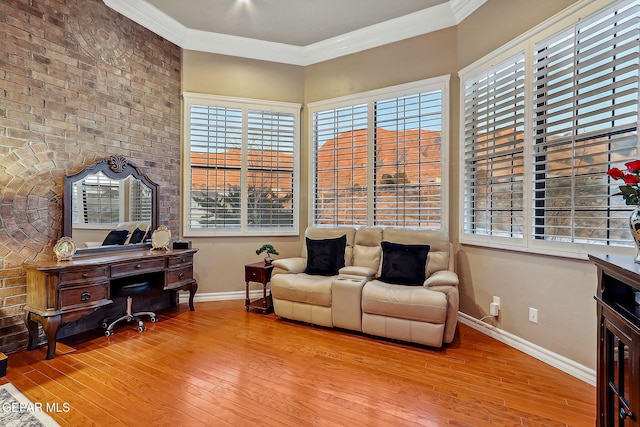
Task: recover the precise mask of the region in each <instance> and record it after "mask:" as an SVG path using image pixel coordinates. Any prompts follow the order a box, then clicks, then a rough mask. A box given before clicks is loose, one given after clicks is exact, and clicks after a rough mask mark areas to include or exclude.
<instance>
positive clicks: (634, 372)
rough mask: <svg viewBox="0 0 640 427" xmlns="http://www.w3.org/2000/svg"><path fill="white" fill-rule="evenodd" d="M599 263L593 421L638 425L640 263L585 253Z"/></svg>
mask: <svg viewBox="0 0 640 427" xmlns="http://www.w3.org/2000/svg"><path fill="white" fill-rule="evenodd" d="M589 259H591V261H593V263H594V264H595V265H596V267H597V268H598V290H597V294H596V296H595V300H596V307H597V314H598V365H597V376H596V394H597V395H596V404H597V412H596V416H597V418H596V426H598V427H609V426H611V427H613V426H620V427H621V426H625V427H632V426H640V305H638V304H636V302H635V298H636V293H637V292H640V264H638V263H635V262H634V261H633V257H630V256H629V257H623V256H609V255H589Z"/></svg>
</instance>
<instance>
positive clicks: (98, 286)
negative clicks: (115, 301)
mask: <svg viewBox="0 0 640 427" xmlns="http://www.w3.org/2000/svg"><path fill="white" fill-rule="evenodd" d="M108 299H109V282H102V283H95V284H92V285H84V286H70V287H66V288H61V289H60V309H61V310H65V309H70V308H73V307H78V308H80V307H83V306H90V305H94V304H95V303H96V302H99V301H103V300H108Z"/></svg>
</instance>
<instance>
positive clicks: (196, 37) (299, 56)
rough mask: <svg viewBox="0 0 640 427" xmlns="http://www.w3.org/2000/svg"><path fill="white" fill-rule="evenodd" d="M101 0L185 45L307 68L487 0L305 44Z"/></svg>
mask: <svg viewBox="0 0 640 427" xmlns="http://www.w3.org/2000/svg"><path fill="white" fill-rule="evenodd" d="M103 1H104V4H105V5H106V6H107V7H109V8H111V9H113V10H115V11H116V12H118V13H120V14H122V15H124V16H126V17H127V18H129V19H131V20H132V21H134V22H136V23H138V24H140V25H142V26H143V27H145V28H147V29H149V30H150V31H153V32H154V33H156V34H158V35H159V36H161V37H163V38H165V39H167V40H168V41H170V42H172V43H175V44H176V45H178V46H180V47H181V48H183V49H188V50H197V51H202V52H209V53H217V54H222V55H231V56H239V57H243V58H251V59H258V60H262V61H271V62H281V63H285V64H292V65H300V66H307V65H312V64H315V63H318V62H323V61H328V60H330V59H334V58H339V57H341V56H345V55H350V54H353V53H357V52H361V51H363V50H367V49H372V48H375V47H378V46H383V45H386V44H389V43H393V42H397V41H400V40H404V39H408V38H411V37H416V36H419V35H422V34H427V33H430V32H433V31H437V30H441V29H443V28H447V27H451V26H454V25H457V24H459V23H460V22H462V20H464V19H465V18H466V17H467V16H469V15H470V14H471V13H472V12H473V11H475V10H476V9H477V8H478V7H480V6H482V5H483V4H484V3H485V2H486V1H487V0H449V1H448V2H446V3H443V4H440V5H437V6H434V7H430V8H428V9H424V10H421V11H418V12H414V13H411V14H409V15H405V16H402V17H399V18H395V19H391V20H388V21H385V22H381V23H379V24H375V25H371V26H368V27H365V28H361V29H359V30H356V31H351V32H349V33H346V34H342V35H340V36H336V37H332V38H330V39H327V40H323V41H320V42H318V43H314V44H310V45H307V46H294V45H288V44H284V43H274V42H268V41H264V40H256V39H250V38H246V37H238V36H232V35H228V34H219V33H212V32H207V31H201V30H195V29H191V28H188V27H185V26H184V25H182V24H181V23H179V22H178V21H176V20H175V19H173V18H171V17H170V16H168V15H166V14H165V13H163V12H162V11H160V10H159V9H156V8H155V7H153V6H151V5H150V4H149V3H147V2H146V1H143V0H138V1H131V0H103Z"/></svg>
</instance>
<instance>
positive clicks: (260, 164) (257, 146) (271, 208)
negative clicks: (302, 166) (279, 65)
mask: <svg viewBox="0 0 640 427" xmlns="http://www.w3.org/2000/svg"><path fill="white" fill-rule="evenodd" d="M295 126H296V123H295V117H294V116H293V115H292V114H290V113H279V112H272V111H256V110H249V113H248V138H249V148H248V151H247V153H248V154H247V161H248V163H247V170H248V172H247V187H248V193H247V194H248V197H247V202H248V208H247V211H248V214H247V216H248V221H247V225H248V226H249V227H265V226H268V227H293V223H294V218H293V214H294V211H293V183H294V164H293V160H294V155H295V150H294V148H295Z"/></svg>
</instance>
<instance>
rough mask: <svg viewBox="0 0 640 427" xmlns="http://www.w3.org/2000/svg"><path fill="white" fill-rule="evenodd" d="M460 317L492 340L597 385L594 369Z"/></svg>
mask: <svg viewBox="0 0 640 427" xmlns="http://www.w3.org/2000/svg"><path fill="white" fill-rule="evenodd" d="M458 316H459V321H460V323H462V324H465V325H467V326H469V327H471V328H473V329H475V330H477V331H480V332H482V333H483V334H486V335H488V336H490V337H491V338H494V339H496V340H498V341H500V342H502V343H504V344H506V345H508V346H509V347H513V348H515V349H516V350H520V351H521V352H523V353H525V354H528V355H529V356H531V357H534V358H536V359H538V360H540V361H542V362H544V363H546V364H547V365H551V366H553V367H554V368H558V369H560V370H561V371H563V372H566V373H567V374H569V375H572V376H574V377H576V378H578V379H580V380H582V381H584V382H586V383H588V384H591V385H593V386H595V385H596V371H595V370H594V369H590V368H587V367H586V366H584V365H581V364H579V363H577V362H575V361H573V360H571V359H569V358H567V357H564V356H562V355H560V354H557V353H554V352H552V351H549V350H547V349H546V348H543V347H540V346H539V345H536V344H533V343H532V342H529V341H527V340H524V339H522V338H520V337H518V336H516V335H513V334H511V333H509V332H507V331H504V330H502V329H500V328H497V327H495V326H493V325H489V324H488V323H485V322H481V321H480V320H478V319H476V318H475V317H471V316H469V315H468V314H465V313H460V312H459V313H458Z"/></svg>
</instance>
